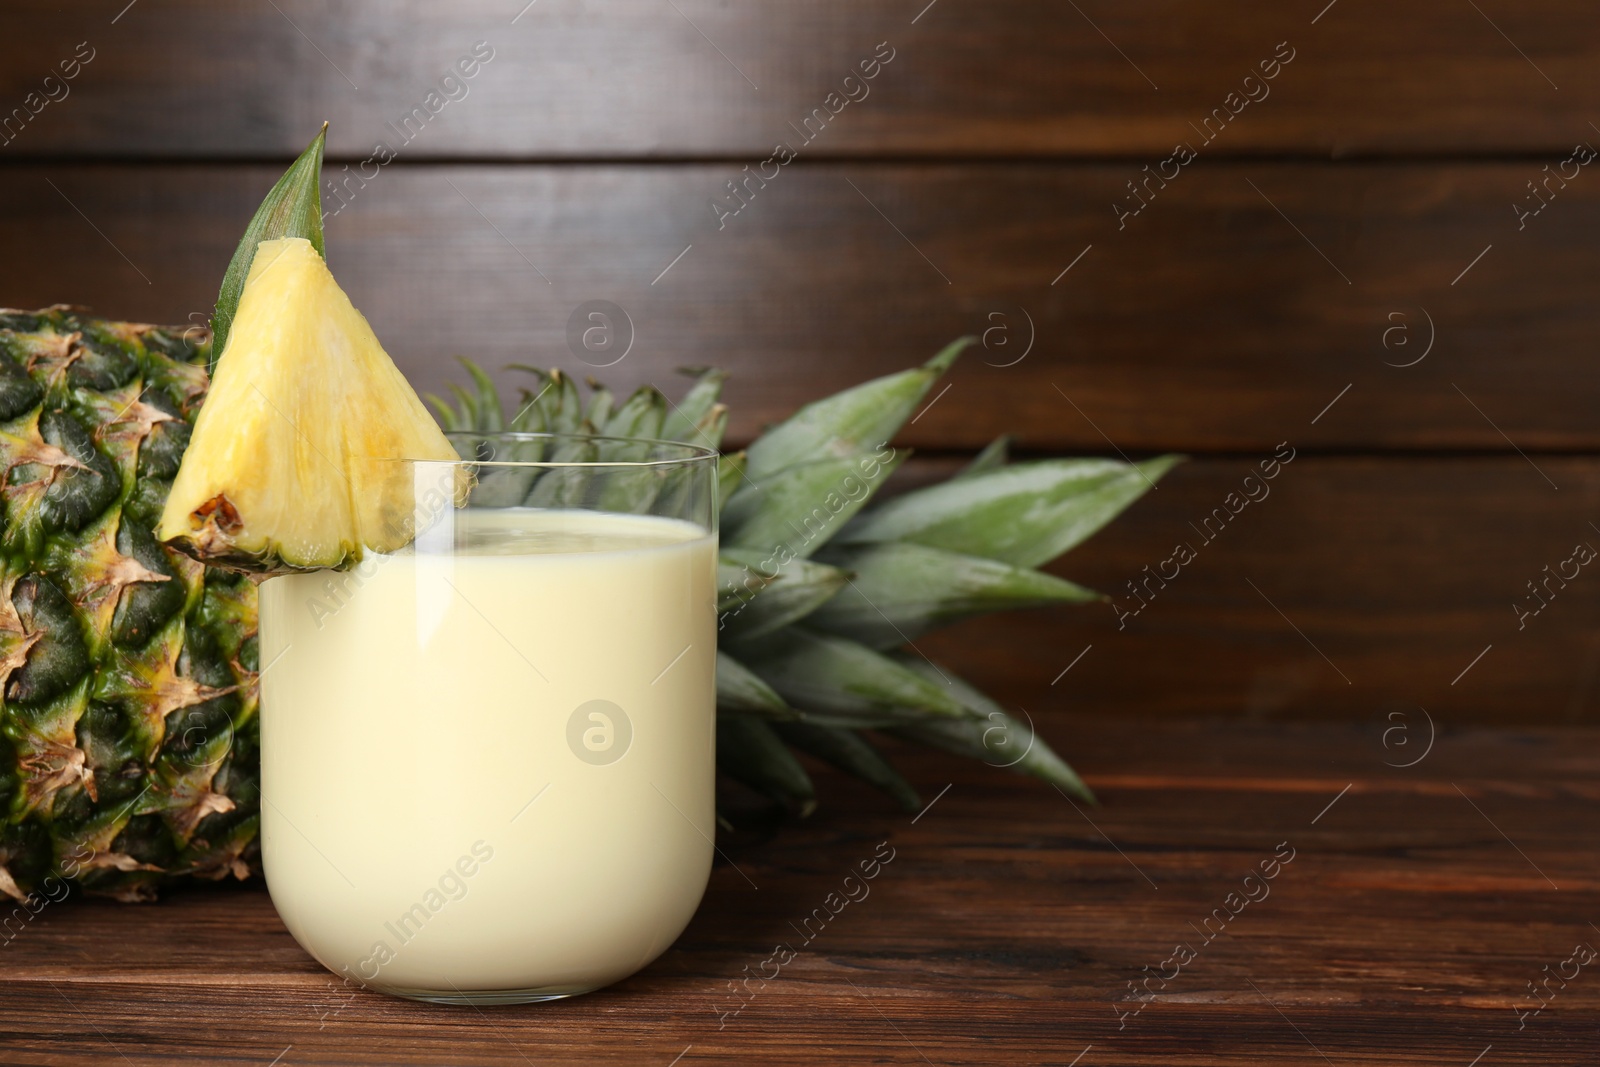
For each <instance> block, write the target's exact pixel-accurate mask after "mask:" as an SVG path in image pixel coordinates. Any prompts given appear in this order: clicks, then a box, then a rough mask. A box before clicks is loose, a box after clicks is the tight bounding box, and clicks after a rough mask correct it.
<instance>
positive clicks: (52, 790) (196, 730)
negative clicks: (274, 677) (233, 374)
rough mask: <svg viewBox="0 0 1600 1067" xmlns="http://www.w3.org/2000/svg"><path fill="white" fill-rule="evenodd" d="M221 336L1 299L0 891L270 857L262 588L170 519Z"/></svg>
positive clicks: (101, 886)
mask: <svg viewBox="0 0 1600 1067" xmlns="http://www.w3.org/2000/svg"><path fill="white" fill-rule="evenodd" d="M207 351H208V338H207V337H206V335H205V332H204V331H202V330H195V329H187V330H186V329H183V328H173V329H162V328H158V327H154V326H148V325H143V324H138V323H123V322H110V321H105V320H100V319H95V318H93V317H91V316H89V315H88V314H87V313H84V312H82V311H80V310H77V309H73V308H69V307H53V308H47V309H44V310H42V311H35V312H22V311H7V310H0V460H3V462H0V517H3V531H0V894H5V895H9V896H15V897H21V896H25V895H26V894H27V893H29V892H33V891H43V890H42V889H41V886H43V885H44V879H45V878H46V877H47V876H48V875H50V874H52V873H58V874H59V873H63V872H65V873H69V874H76V875H77V876H78V881H79V883H80V884H81V885H82V886H84V887H85V888H87V889H89V890H91V891H95V892H103V893H110V894H113V895H116V896H121V897H124V898H129V899H137V898H143V897H147V896H149V895H150V894H151V893H152V892H153V890H154V887H155V886H156V885H158V884H159V883H160V882H162V881H163V880H165V879H167V878H171V877H174V876H178V875H185V874H195V875H205V876H212V877H215V876H218V875H219V874H221V875H228V874H233V875H236V876H239V877H243V876H246V875H248V874H249V873H250V872H251V871H252V870H254V869H255V867H256V858H255V857H256V849H255V844H254V838H255V831H254V827H255V825H256V821H257V815H256V807H257V803H258V799H257V796H258V791H257V785H256V777H257V770H256V764H255V762H254V761H253V760H252V758H251V757H250V753H253V752H254V750H255V743H254V739H253V734H254V731H255V729H256V724H255V719H254V711H255V703H254V692H255V666H256V664H255V659H254V652H253V647H254V638H255V587H254V586H253V585H251V584H250V583H249V582H248V581H246V580H244V579H242V578H239V577H237V576H234V575H230V574H226V573H224V572H221V571H218V570H214V569H211V568H207V567H204V566H202V565H200V564H198V563H196V562H194V561H192V560H190V559H188V558H186V557H184V556H182V555H180V554H178V553H177V552H175V551H173V550H171V549H169V548H165V547H163V546H161V545H159V544H158V543H157V542H156V541H155V538H154V537H153V535H152V526H153V524H154V521H155V518H156V516H157V515H158V513H159V510H160V505H161V501H162V500H163V499H164V498H165V496H166V494H167V490H168V487H169V485H170V480H171V478H172V476H173V475H174V474H175V473H176V471H177V467H178V457H179V456H181V455H182V453H183V450H184V448H185V446H186V444H187V442H188V438H189V425H190V420H192V419H193V417H194V414H195V412H196V411H197V410H198V408H199V405H200V402H201V400H202V399H203V398H204V395H205V391H206V384H207V378H206V373H205V369H204V368H205V362H206V356H207ZM223 748H226V749H227V750H228V751H226V752H224V753H223V754H222V755H221V757H220V758H216V759H213V758H209V757H208V756H207V754H208V753H209V754H210V756H213V757H214V756H216V755H217V753H218V750H219V749H223Z"/></svg>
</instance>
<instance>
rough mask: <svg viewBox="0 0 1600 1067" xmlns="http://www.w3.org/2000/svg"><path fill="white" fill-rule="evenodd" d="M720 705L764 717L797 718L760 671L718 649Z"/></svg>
mask: <svg viewBox="0 0 1600 1067" xmlns="http://www.w3.org/2000/svg"><path fill="white" fill-rule="evenodd" d="M717 707H718V709H722V710H725V712H746V713H750V715H758V717H762V718H798V717H800V713H798V712H795V710H794V709H792V707H789V705H787V704H784V699H782V697H781V696H778V694H776V693H773V686H770V685H766V683H765V681H762V678H760V675H757V673H755V672H754V670H750V669H749V667H746V665H744V664H741V662H739V661H738V659H734V657H733V656H730V654H728V653H723V651H718V653H717Z"/></svg>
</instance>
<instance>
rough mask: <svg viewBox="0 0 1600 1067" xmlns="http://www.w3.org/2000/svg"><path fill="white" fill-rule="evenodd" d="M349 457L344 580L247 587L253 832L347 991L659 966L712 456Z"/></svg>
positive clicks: (493, 437) (688, 867)
mask: <svg viewBox="0 0 1600 1067" xmlns="http://www.w3.org/2000/svg"><path fill="white" fill-rule="evenodd" d="M451 436H452V439H453V442H454V444H455V445H456V450H457V452H458V453H459V455H460V457H461V458H460V460H459V461H458V462H438V461H426V460H415V459H408V458H404V457H399V458H392V459H390V458H384V459H374V460H370V461H366V460H364V461H362V462H361V464H360V466H359V469H358V470H357V471H356V472H355V474H356V476H355V477H353V478H352V485H353V486H354V485H359V486H360V487H362V488H361V491H363V492H367V493H382V494H383V496H382V497H381V499H385V500H391V501H398V502H399V504H398V506H396V507H393V508H390V509H389V510H388V511H387V512H386V513H385V515H384V519H383V524H384V529H383V530H382V531H379V532H378V536H379V537H380V538H382V539H381V540H379V541H373V540H371V539H370V537H368V535H369V534H371V533H372V531H364V532H363V536H364V539H365V540H367V543H369V544H371V543H378V544H384V545H391V544H399V545H402V547H398V548H395V549H394V550H393V551H388V552H382V553H379V552H370V551H369V552H367V553H366V555H365V557H364V558H363V559H362V561H361V562H360V563H359V564H358V565H356V566H354V567H353V568H351V569H348V570H345V571H315V572H308V573H303V574H292V575H287V576H282V577H274V578H271V579H269V580H267V581H266V582H264V583H263V584H262V587H261V598H260V603H261V611H260V619H261V638H260V657H261V660H260V662H261V666H262V670H261V765H262V767H261V769H262V776H261V785H262V798H261V799H262V803H261V809H262V810H261V818H262V825H261V847H262V858H263V863H264V866H265V868H266V875H267V885H268V888H269V889H270V891H271V893H272V900H273V903H274V905H276V907H277V909H278V914H279V915H280V916H282V918H283V921H284V923H285V924H286V925H287V926H288V928H289V931H290V932H291V933H292V934H293V935H294V937H295V939H296V940H297V941H298V942H299V943H300V944H301V945H302V946H303V947H304V948H305V949H306V951H308V952H310V953H311V954H312V955H313V956H315V957H316V958H317V959H318V960H319V961H321V962H322V964H323V965H324V966H326V967H327V968H328V969H329V970H331V971H333V972H335V973H336V974H339V975H341V976H343V977H344V978H345V980H346V982H347V983H351V984H359V985H362V986H366V987H370V988H375V989H378V990H381V991H383V992H386V993H392V994H396V995H398V996H403V997H411V998H414V999H418V1000H428V1001H435V1002H443V1003H450V1002H465V1003H473V1004H506V1003H521V1002H526V1001H536V1000H550V999H556V998H559V997H566V996H572V995H573V994H577V993H583V992H587V991H589V990H593V989H597V988H599V987H600V986H604V985H607V984H609V983H611V982H615V981H618V980H620V979H622V978H624V977H626V976H628V975H630V974H632V973H633V972H634V971H636V970H638V969H639V968H641V967H643V966H644V965H645V964H647V963H649V962H650V961H651V960H653V959H654V958H655V957H656V956H658V955H660V954H661V952H662V951H664V950H665V949H666V948H667V946H668V945H670V944H671V943H672V942H673V940H674V939H675V938H676V937H677V936H678V934H679V933H680V932H682V930H683V928H684V926H685V925H686V924H687V923H688V921H689V918H690V916H691V915H692V914H693V913H694V910H695V908H696V907H697V906H698V904H699V902H700V898H701V895H702V893H703V892H704V890H705V885H706V879H707V877H708V875H709V873H710V869H711V858H712V836H713V834H714V833H715V826H714V800H713V775H714V769H713V768H714V750H715V700H716V696H715V694H716V555H717V551H716V547H717V533H716V509H717V479H716V464H717V455H716V453H715V452H714V451H712V450H710V449H704V448H698V447H695V446H692V445H684V444H677V443H671V442H662V441H646V440H634V439H623V438H604V437H592V436H582V435H562V434H454V435H451Z"/></svg>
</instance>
